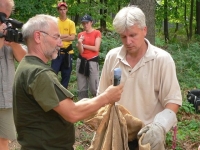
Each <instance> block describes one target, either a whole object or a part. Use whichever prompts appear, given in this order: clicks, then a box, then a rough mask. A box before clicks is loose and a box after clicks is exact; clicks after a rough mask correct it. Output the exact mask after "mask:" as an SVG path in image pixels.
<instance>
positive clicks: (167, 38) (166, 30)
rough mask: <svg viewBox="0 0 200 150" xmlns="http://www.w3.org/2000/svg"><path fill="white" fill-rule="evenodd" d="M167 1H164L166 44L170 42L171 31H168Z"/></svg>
mask: <svg viewBox="0 0 200 150" xmlns="http://www.w3.org/2000/svg"><path fill="white" fill-rule="evenodd" d="M167 9H168V6H167V0H164V35H165V42H166V43H167V42H168V41H169V31H168V14H167Z"/></svg>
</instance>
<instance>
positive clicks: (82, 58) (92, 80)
mask: <svg viewBox="0 0 200 150" xmlns="http://www.w3.org/2000/svg"><path fill="white" fill-rule="evenodd" d="M81 23H82V26H83V28H84V31H83V32H80V33H79V34H78V43H77V48H78V50H79V57H78V58H77V63H76V74H77V84H78V99H79V100H80V99H82V98H87V97H88V94H89V93H88V89H89V91H90V93H91V95H92V96H96V93H97V88H98V85H99V50H100V44H101V32H100V31H99V30H95V29H94V28H93V27H92V25H93V19H92V17H91V16H89V15H85V16H83V17H82V19H81Z"/></svg>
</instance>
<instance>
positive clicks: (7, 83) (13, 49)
mask: <svg viewBox="0 0 200 150" xmlns="http://www.w3.org/2000/svg"><path fill="white" fill-rule="evenodd" d="M13 8H14V1H13V0H0V12H1V13H4V14H5V15H6V18H9V16H10V15H11V13H12V10H13ZM4 29H6V24H5V23H3V22H0V34H1V38H0V150H8V149H9V148H8V142H9V140H14V139H16V130H15V125H14V121H13V109H12V101H13V95H12V86H13V80H14V74H15V63H14V62H15V60H17V61H20V60H21V59H22V58H23V57H24V55H25V54H26V50H25V49H23V48H22V46H21V45H20V44H18V43H15V42H8V41H5V38H4V37H3V35H5V34H6V31H5V30H4Z"/></svg>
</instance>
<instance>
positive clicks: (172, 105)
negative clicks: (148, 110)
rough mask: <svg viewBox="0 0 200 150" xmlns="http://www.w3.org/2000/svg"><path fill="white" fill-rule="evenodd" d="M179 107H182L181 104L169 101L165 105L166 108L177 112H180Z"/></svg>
mask: <svg viewBox="0 0 200 150" xmlns="http://www.w3.org/2000/svg"><path fill="white" fill-rule="evenodd" d="M179 107H180V106H179V105H178V104H174V103H168V104H167V105H166V106H165V108H168V109H170V110H172V111H174V112H175V113H177V112H178V109H179Z"/></svg>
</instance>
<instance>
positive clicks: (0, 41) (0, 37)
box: [0, 23, 6, 48]
mask: <svg viewBox="0 0 200 150" xmlns="http://www.w3.org/2000/svg"><path fill="white" fill-rule="evenodd" d="M5 28H6V24H4V23H2V24H1V25H0V48H1V47H2V46H3V44H4V37H3V36H4V29H5Z"/></svg>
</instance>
